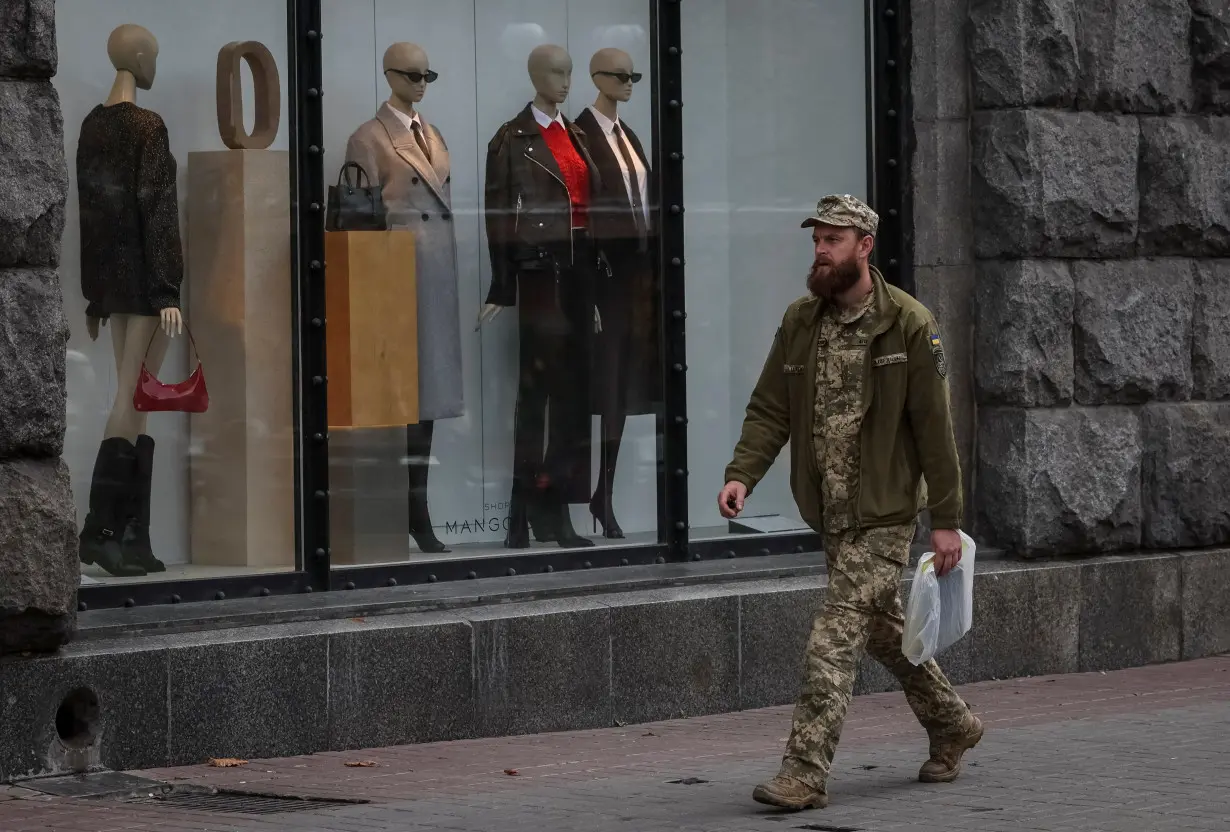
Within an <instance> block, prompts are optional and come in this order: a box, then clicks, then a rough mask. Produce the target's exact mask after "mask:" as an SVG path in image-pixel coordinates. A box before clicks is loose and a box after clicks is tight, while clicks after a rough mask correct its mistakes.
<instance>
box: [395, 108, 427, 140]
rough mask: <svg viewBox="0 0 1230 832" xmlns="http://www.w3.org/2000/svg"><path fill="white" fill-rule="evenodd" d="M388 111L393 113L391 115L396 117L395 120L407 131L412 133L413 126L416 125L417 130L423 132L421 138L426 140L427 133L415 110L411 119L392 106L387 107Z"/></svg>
mask: <svg viewBox="0 0 1230 832" xmlns="http://www.w3.org/2000/svg"><path fill="white" fill-rule="evenodd" d="M389 109H390V110H392V111H393V115H395V116H397V120H398V121H400V122H401V123H402V124H404V125H405V126H406V129H407V130H409V131H410V132H411V133H413V132H414V125H416V124H417V125H418V126H419V129H420V130H422V131H423V138H424V139H426V138H427V131H426V129H424V127H423V120H422V119H421V118H419V114H418V111H417V110H415V112H414V117H413V118H412V117H410V116H408V115H406V114H405V113H403V112H402V111H401V110H399V109H397V108H396V107H394V106H393V105H392V104H390V105H389Z"/></svg>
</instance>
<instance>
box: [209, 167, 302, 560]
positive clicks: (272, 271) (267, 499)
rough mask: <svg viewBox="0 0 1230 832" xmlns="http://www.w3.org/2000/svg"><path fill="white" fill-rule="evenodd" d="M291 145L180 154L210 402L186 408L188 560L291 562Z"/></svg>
mask: <svg viewBox="0 0 1230 832" xmlns="http://www.w3.org/2000/svg"><path fill="white" fill-rule="evenodd" d="M289 194H290V154H289V153H288V152H286V151H284V150H222V151H210V152H199V153H189V154H188V200H187V214H188V218H187V219H188V232H187V255H188V256H187V276H186V280H185V284H186V286H185V289H186V298H187V304H186V308H187V310H188V316H187V317H188V323H189V324H190V325H191V326H192V332H193V335H195V337H196V341H197V344H198V345H199V346H200V349H201V352H202V361H203V362H204V365H205V372H206V376H207V379H208V383H209V399H210V401H209V410H207V411H206V412H205V413H199V414H195V415H193V416H192V417H191V418H190V419H189V425H190V428H189V430H190V434H191V448H192V452H191V455H190V461H189V466H190V474H189V477H190V490H191V503H192V510H191V511H192V513H191V517H192V520H191V523H192V526H191V535H190V538H191V544H192V545H191V557H192V562H193V563H196V564H208V565H217V566H268V567H293V566H294V564H295V526H294V520H295V504H294V488H295V486H294V483H295V466H294V422H293V417H294V403H293V399H292V386H291V385H292V382H293V371H292V364H291V312H290V305H291V296H292V293H291V279H290V263H291V260H290V257H291V246H290V197H289Z"/></svg>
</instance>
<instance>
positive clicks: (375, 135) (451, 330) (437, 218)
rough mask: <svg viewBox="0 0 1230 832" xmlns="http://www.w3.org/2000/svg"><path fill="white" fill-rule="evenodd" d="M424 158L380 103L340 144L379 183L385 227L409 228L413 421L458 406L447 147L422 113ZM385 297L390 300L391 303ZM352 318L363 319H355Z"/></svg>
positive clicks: (456, 411)
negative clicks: (414, 301) (415, 361)
mask: <svg viewBox="0 0 1230 832" xmlns="http://www.w3.org/2000/svg"><path fill="white" fill-rule="evenodd" d="M419 119H420V120H421V121H423V125H424V130H423V135H424V137H425V138H426V139H427V146H428V148H429V149H430V150H431V161H430V162H429V161H427V158H426V157H425V156H424V155H423V152H422V150H420V149H419V146H418V142H416V141H415V139H414V134H413V133H411V132H410V131H409V130H407V129H406V126H405V125H404V124H403V123H402V122H401V120H400V119H399V118H398V117H397V115H396V114H395V113H394V112H393V108H392V107H390V106H389V104H388V102H385V103H384V104H382V105H381V106H380V109H379V110H378V111H377V112H376V117H375V118H373V119H372V120H371V121H367V122H364V123H363V124H362V125H360V126H359V129H358V130H356V131H355V132H354V135H352V136H351V137H350V141H348V142H347V143H346V161H348V162H358V163H359V164H360V165H362V166H363V169H364V170H365V171H367V175H368V176H369V177H371V179H372V182H373V184H377V185H380V186H382V187H383V189H384V193H383V195H384V204H385V207H386V208H387V209H388V212H389V227H390V228H407V229H409V230H411V231H413V232H414V243H415V253H416V254H415V261H416V264H415V265H416V274H417V281H418V327H419V337H418V341H419V419H420V420H421V421H428V420H432V419H449V418H453V417H456V416H460V415H461V414H462V411H463V409H464V405H463V400H462V399H463V395H462V378H461V371H462V369H461V324H460V321H459V320H458V299H457V237H456V234H455V232H454V228H453V207H452V196H451V193H450V191H451V188H450V182H451V180H452V176H451V175H450V168H449V156H448V147H447V146H446V145H445V144H444V137H443V136H441V135H440V131H439V130H437V129H436V128H435V127H434V126H432V125H429V124H427V122H426V121H425V120H424V119H423V116H422V114H420V115H419ZM396 300H397V299H396V298H390V302H394V303H395V302H396ZM356 323H360V324H361V323H362V322H361V321H360V322H356Z"/></svg>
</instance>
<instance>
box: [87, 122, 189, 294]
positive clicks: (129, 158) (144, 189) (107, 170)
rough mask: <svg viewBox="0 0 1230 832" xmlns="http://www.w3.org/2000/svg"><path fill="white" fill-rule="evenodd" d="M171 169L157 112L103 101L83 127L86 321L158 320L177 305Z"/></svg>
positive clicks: (180, 262)
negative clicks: (119, 317)
mask: <svg viewBox="0 0 1230 832" xmlns="http://www.w3.org/2000/svg"><path fill="white" fill-rule="evenodd" d="M175 170H176V168H175V158H174V157H173V156H172V155H171V144H170V140H169V138H168V136H167V128H166V124H164V123H163V121H162V117H161V116H159V115H158V114H157V113H155V112H153V111H151V110H145V109H142V108H140V107H138V106H137V105H135V104H129V103H127V102H124V103H120V104H115V105H112V106H110V107H107V106H103V105H101V104H100V105H98V106H97V107H95V108H94V109H93V110H91V111H90V114H89V115H87V116H86V117H85V121H84V122H82V124H81V139H80V141H79V142H78V144H77V195H78V203H79V205H80V211H81V293H82V294H83V295H85V299H86V300H87V301H88V302H89V303H88V305H87V307H86V315H88V316H89V317H92V318H107V317H110V316H111V315H113V314H121V315H123V314H127V315H151V316H156V315H158V313H159V312H160V311H162V310H163V309H166V308H167V307H178V306H179V288H180V284H181V283H182V282H183V276H184V255H183V249H182V248H181V245H180V237H179V203H178V198H177V196H176V189H175Z"/></svg>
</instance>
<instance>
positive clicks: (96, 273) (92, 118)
mask: <svg viewBox="0 0 1230 832" xmlns="http://www.w3.org/2000/svg"><path fill="white" fill-rule="evenodd" d="M206 5H207V6H208V11H205V10H204V7H205V6H206ZM56 27H57V30H56V38H57V41H58V47H59V69H58V73H57V75H56V77H55V86H56V89H57V91H58V94H59V98H60V104H61V106H62V109H63V115H64V142H65V156H66V160H67V163H68V172H69V177H70V187H69V197H68V207H67V222H66V226H65V230H64V236H63V248H62V256H61V262H60V275H61V281H62V287H63V294H64V304H65V312H66V315H67V320H68V325H69V328H70V331H71V337H70V340H69V344H68V372H67V387H68V431H67V436H66V440H65V449H64V457H65V460H66V462H67V464H68V467H69V470H70V472H71V475H72V483H73V492H74V495H75V497H76V502H77V512H78V517H79V523H78V528H79V530H80V532H81V544H80V547H81V556H82V561H83V563H82V582H83V584H88V583H95V582H110V581H141V580H174V579H182V578H198V577H208V576H214V575H224V574H232V573H236V574H241V573H250V572H270V571H290V570H293V569H294V568H295V566H296V558H295V551H296V535H295V525H294V524H295V505H294V499H295V470H294V458H295V453H294V426H293V418H294V412H293V407H292V398H293V397H292V389H293V384H294V377H293V372H292V366H293V361H292V348H293V344H294V343H295V340H294V333H293V330H292V327H293V323H292V297H293V287H292V277H291V275H292V268H291V243H290V241H291V212H290V207H291V204H290V194H291V181H290V177H291V170H292V167H291V160H290V152H289V147H290V144H289V133H290V131H291V127H290V125H289V124H288V121H287V117H286V101H287V95H286V83H287V82H286V79H287V77H288V70H289V64H288V60H287V50H286V36H287V35H286V32H287V26H286V3H285V2H284V0H216V1H215V2H210V3H209V4H201V3H193V2H187V0H59V2H57V3H56ZM249 67H251V68H249ZM220 100H221V101H222V103H223V105H225V106H222V107H220V106H219V101H220ZM198 357H199V360H200V369H201V373H194V371H195V370H196V369H197V367H198ZM202 374H203V379H204V381H203V382H202ZM181 382H184V383H185V384H180V383H181ZM174 385H179V386H178V387H174ZM206 393H207V395H208V405H207V407H206V406H205V394H206Z"/></svg>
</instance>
